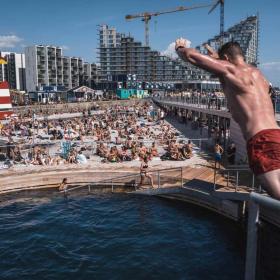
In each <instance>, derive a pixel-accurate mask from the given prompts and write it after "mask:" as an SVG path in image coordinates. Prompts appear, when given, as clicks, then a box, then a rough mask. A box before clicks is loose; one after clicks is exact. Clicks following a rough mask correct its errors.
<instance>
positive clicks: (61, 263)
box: [0, 193, 245, 280]
mask: <svg viewBox="0 0 280 280" xmlns="http://www.w3.org/2000/svg"><path fill="white" fill-rule="evenodd" d="M244 251H245V250H244V239H243V235H242V231H241V229H240V228H239V227H238V226H237V225H236V224H235V223H233V222H231V221H228V220H226V219H224V218H222V217H220V216H218V215H216V214H213V213H211V212H209V211H206V210H204V209H201V208H198V207H194V206H190V205H187V204H185V203H182V202H178V201H169V200H165V199H159V198H154V197H142V196H134V195H129V194H100V195H99V194H94V195H84V194H71V196H69V197H68V198H64V197H63V196H59V195H58V194H57V193H56V194H54V193H49V194H47V195H46V193H39V194H37V195H36V196H34V194H32V195H31V194H25V195H20V196H11V197H9V198H2V199H1V201H0V260H1V261H0V279H13V280H17V279H28V280H32V279H34V280H35V279H36V280H37V279H68V280H70V279H201V280H204V279H207V280H210V279H215V280H216V279H234V280H236V279H243V266H244Z"/></svg>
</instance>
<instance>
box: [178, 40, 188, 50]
mask: <svg viewBox="0 0 280 280" xmlns="http://www.w3.org/2000/svg"><path fill="white" fill-rule="evenodd" d="M187 47H188V41H187V40H186V39H184V38H179V39H177V40H176V44H175V50H176V52H177V51H178V50H179V49H180V48H187Z"/></svg>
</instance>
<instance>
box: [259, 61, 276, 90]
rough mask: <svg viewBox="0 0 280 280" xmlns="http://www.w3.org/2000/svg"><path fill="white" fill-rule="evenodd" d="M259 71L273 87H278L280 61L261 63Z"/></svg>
mask: <svg viewBox="0 0 280 280" xmlns="http://www.w3.org/2000/svg"><path fill="white" fill-rule="evenodd" d="M260 69H261V70H262V72H263V73H264V75H265V76H266V78H267V79H268V80H269V81H270V82H271V83H272V84H273V85H274V86H280V61H272V62H264V63H261V64H260Z"/></svg>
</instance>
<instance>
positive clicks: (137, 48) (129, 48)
mask: <svg viewBox="0 0 280 280" xmlns="http://www.w3.org/2000/svg"><path fill="white" fill-rule="evenodd" d="M108 34H109V35H108ZM106 36H107V38H106ZM109 36H110V37H109ZM98 58H99V62H100V79H101V81H123V80H125V78H126V77H127V75H129V74H135V75H136V76H137V79H138V80H140V81H147V82H177V81H182V80H185V79H186V78H187V77H189V76H191V75H193V72H195V71H196V72H197V71H198V70H195V69H193V68H191V69H189V68H188V67H187V66H186V64H184V63H183V62H182V61H181V60H173V59H171V58H169V57H167V56H163V55H161V54H160V52H158V51H154V50H151V48H150V47H147V46H143V45H142V43H141V42H137V41H135V40H134V38H133V37H131V36H126V35H124V34H120V33H117V32H116V30H115V29H114V28H109V27H108V26H107V25H103V26H100V29H99V48H98ZM200 76H209V74H204V73H200Z"/></svg>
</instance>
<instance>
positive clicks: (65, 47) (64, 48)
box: [61, 45, 70, 51]
mask: <svg viewBox="0 0 280 280" xmlns="http://www.w3.org/2000/svg"><path fill="white" fill-rule="evenodd" d="M61 48H62V49H63V50H64V51H68V50H69V49H70V48H69V47H68V46H65V45H63V46H62V47H61Z"/></svg>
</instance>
